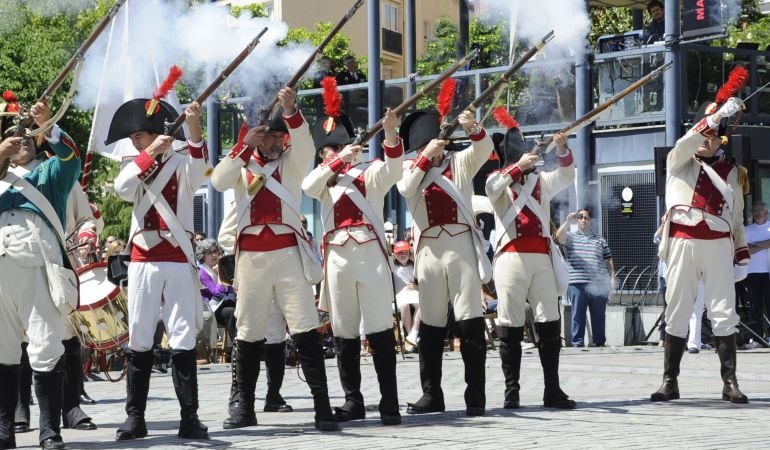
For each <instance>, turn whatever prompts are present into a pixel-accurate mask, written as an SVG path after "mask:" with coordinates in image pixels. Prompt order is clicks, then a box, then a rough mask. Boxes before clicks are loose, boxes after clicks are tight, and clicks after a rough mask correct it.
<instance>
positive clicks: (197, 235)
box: [195, 233, 206, 245]
mask: <svg viewBox="0 0 770 450" xmlns="http://www.w3.org/2000/svg"><path fill="white" fill-rule="evenodd" d="M204 239H206V235H205V234H203V233H195V244H196V245H197V244H198V243H199V242H201V241H203V240H204Z"/></svg>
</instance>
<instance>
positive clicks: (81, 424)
mask: <svg viewBox="0 0 770 450" xmlns="http://www.w3.org/2000/svg"><path fill="white" fill-rule="evenodd" d="M62 344H64V356H63V358H64V393H63V399H62V411H61V418H62V426H64V427H65V428H74V429H76V430H95V429H96V425H95V424H94V423H93V421H92V420H91V418H90V417H88V415H87V414H86V413H85V412H83V410H82V409H80V392H81V390H82V385H83V366H81V365H80V349H81V345H80V340H79V339H78V338H77V337H73V338H72V339H68V340H66V341H62Z"/></svg>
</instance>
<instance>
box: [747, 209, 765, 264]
mask: <svg viewBox="0 0 770 450" xmlns="http://www.w3.org/2000/svg"><path fill="white" fill-rule="evenodd" d="M767 239H770V221H767V222H765V223H763V224H762V225H757V224H756V223H752V224H751V225H746V242H747V243H748V244H753V243H755V242H760V241H764V240H767ZM768 256H770V254H768V250H767V249H765V250H760V251H758V252H756V253H752V254H751V259H750V260H749V273H768V272H770V259H768Z"/></svg>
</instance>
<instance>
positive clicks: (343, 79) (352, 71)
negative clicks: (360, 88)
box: [337, 55, 366, 86]
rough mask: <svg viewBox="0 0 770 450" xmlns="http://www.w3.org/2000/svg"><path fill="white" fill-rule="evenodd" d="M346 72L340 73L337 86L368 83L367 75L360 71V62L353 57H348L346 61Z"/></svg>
mask: <svg viewBox="0 0 770 450" xmlns="http://www.w3.org/2000/svg"><path fill="white" fill-rule="evenodd" d="M344 64H345V70H342V71H340V73H338V74H337V84H338V85H340V86H343V85H345V84H356V83H363V82H364V81H366V75H364V73H363V72H361V71H360V70H358V61H356V57H355V56H353V55H348V56H346V57H345V60H344Z"/></svg>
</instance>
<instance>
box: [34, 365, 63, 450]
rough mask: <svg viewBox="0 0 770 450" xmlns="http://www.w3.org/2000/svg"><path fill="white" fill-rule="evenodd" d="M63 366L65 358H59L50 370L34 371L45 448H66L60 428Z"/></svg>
mask: <svg viewBox="0 0 770 450" xmlns="http://www.w3.org/2000/svg"><path fill="white" fill-rule="evenodd" d="M63 366H64V362H63V360H62V359H59V362H58V363H56V366H55V367H54V369H53V370H52V371H50V372H38V371H33V372H32V377H33V378H34V379H35V396H36V397H37V404H38V406H39V407H40V446H41V447H42V448H44V449H53V448H65V446H64V441H63V439H62V437H61V428H60V423H61V422H60V420H61V407H62V388H63V387H64V373H63V372H64V371H63Z"/></svg>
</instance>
